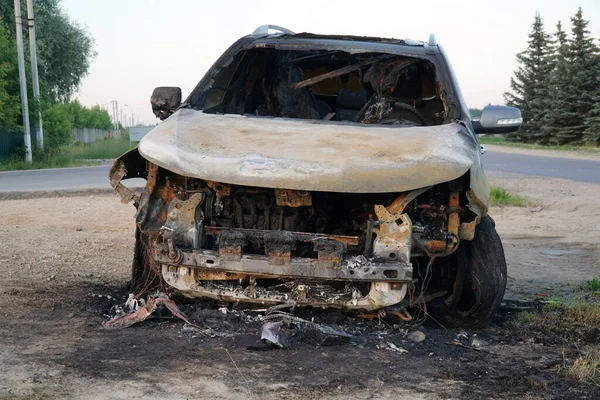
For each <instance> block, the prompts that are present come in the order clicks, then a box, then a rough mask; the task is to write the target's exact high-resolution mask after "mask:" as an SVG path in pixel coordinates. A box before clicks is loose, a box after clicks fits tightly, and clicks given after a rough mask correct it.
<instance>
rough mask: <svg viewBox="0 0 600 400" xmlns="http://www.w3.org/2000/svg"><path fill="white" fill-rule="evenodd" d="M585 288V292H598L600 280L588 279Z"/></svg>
mask: <svg viewBox="0 0 600 400" xmlns="http://www.w3.org/2000/svg"><path fill="white" fill-rule="evenodd" d="M585 287H586V289H587V290H589V291H592V292H598V291H600V278H594V279H590V280H589V281H587V282H586V283H585Z"/></svg>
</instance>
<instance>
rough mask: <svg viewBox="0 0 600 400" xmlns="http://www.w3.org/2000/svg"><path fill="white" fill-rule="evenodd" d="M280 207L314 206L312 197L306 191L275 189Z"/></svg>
mask: <svg viewBox="0 0 600 400" xmlns="http://www.w3.org/2000/svg"><path fill="white" fill-rule="evenodd" d="M275 196H276V199H277V205H278V206H288V207H302V206H312V195H311V194H310V192H307V191H305V190H287V189H275Z"/></svg>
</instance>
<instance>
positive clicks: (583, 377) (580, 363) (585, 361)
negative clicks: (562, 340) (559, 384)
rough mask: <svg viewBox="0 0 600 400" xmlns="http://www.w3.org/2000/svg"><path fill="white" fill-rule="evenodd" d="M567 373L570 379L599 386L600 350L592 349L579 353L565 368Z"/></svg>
mask: <svg viewBox="0 0 600 400" xmlns="http://www.w3.org/2000/svg"><path fill="white" fill-rule="evenodd" d="M567 375H568V376H569V377H570V378H572V379H576V380H578V381H582V382H586V383H591V384H593V385H596V386H598V387H600V350H592V351H590V352H589V353H587V354H582V355H580V356H579V357H578V358H577V359H576V360H575V362H574V363H573V365H571V366H569V367H568V368H567Z"/></svg>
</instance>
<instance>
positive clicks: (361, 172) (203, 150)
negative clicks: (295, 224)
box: [138, 109, 479, 193]
mask: <svg viewBox="0 0 600 400" xmlns="http://www.w3.org/2000/svg"><path fill="white" fill-rule="evenodd" d="M464 129H465V128H464V127H463V126H461V125H460V124H457V123H451V124H447V125H439V126H428V127H408V128H407V127H391V126H387V127H386V126H381V125H379V126H375V125H372V126H365V125H364V124H357V123H356V124H355V123H336V122H322V121H314V120H298V119H283V118H267V117H248V116H240V115H216V114H205V113H203V112H202V111H196V110H191V109H180V110H179V111H177V112H176V113H175V114H173V115H172V116H171V117H170V118H168V119H167V120H166V121H165V122H163V123H162V124H160V125H158V126H157V127H156V128H154V129H153V130H152V131H151V132H150V133H148V135H146V137H144V138H143V139H142V141H141V142H140V144H139V148H138V150H139V152H140V154H141V155H142V156H143V157H144V158H146V159H147V160H149V161H151V162H153V163H155V164H157V165H159V166H160V167H162V168H165V169H168V170H171V171H173V172H175V173H178V174H180V175H184V176H189V177H194V178H200V179H205V180H211V181H217V182H223V183H229V184H236V185H245V186H259V187H269V188H285V189H295V190H311V191H330V192H349V193H376V192H403V191H406V190H411V189H415V188H421V187H425V186H430V185H434V184H438V183H442V182H446V181H450V180H452V179H456V178H458V177H460V176H462V175H463V174H465V173H466V172H467V171H468V170H469V168H471V166H472V165H473V164H474V163H475V164H477V165H479V154H478V145H477V143H476V142H475V140H474V139H473V138H471V137H469V136H468V134H465V133H464V132H461V130H464Z"/></svg>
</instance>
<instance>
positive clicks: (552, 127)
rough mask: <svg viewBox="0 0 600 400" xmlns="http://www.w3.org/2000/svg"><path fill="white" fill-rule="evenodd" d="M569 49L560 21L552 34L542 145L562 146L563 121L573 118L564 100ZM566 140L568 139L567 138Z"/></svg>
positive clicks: (568, 82) (567, 81) (566, 88)
mask: <svg viewBox="0 0 600 400" xmlns="http://www.w3.org/2000/svg"><path fill="white" fill-rule="evenodd" d="M570 60H571V49H570V46H569V40H568V39H567V34H566V32H565V31H564V30H563V29H562V24H561V23H560V21H558V23H557V24H556V33H555V34H554V54H553V57H552V67H553V69H552V72H551V74H550V77H549V79H548V86H547V90H546V92H547V97H546V112H545V115H544V117H543V126H542V134H543V137H544V141H543V142H542V143H543V144H547V143H551V144H559V145H560V144H564V143H566V142H568V140H567V141H565V139H564V138H562V136H561V135H562V129H563V127H564V121H565V119H571V118H573V117H575V115H574V114H572V113H571V112H569V111H568V104H567V100H566V98H565V96H566V92H567V90H568V85H569V84H570V80H569V79H567V77H568V76H569V75H570V73H571V72H570ZM567 139H568V138H567Z"/></svg>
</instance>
